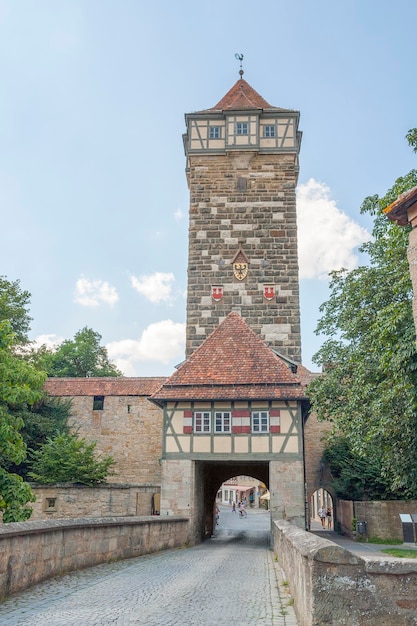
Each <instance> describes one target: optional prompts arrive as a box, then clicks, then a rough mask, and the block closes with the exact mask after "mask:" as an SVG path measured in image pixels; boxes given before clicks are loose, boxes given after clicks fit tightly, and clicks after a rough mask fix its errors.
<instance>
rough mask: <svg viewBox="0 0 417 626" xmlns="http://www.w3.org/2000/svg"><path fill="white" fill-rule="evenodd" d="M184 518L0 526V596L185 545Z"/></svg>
mask: <svg viewBox="0 0 417 626" xmlns="http://www.w3.org/2000/svg"><path fill="white" fill-rule="evenodd" d="M188 540H189V520H188V518H183V517H171V516H170V517H159V516H158V517H118V518H111V517H106V518H95V519H91V518H90V519H88V518H78V519H71V520H70V519H60V520H48V521H33V522H16V523H11V524H3V525H1V526H0V600H3V599H4V598H6V597H7V596H9V595H11V594H12V593H15V592H17V591H22V590H23V589H26V588H28V587H30V586H32V585H35V584H36V583H39V582H41V581H42V580H46V579H48V578H53V577H54V576H59V575H62V574H66V573H68V572H71V571H73V570H77V569H82V568H85V567H91V566H93V565H98V564H100V563H105V562H108V561H112V560H117V559H128V558H132V557H135V556H141V555H143V554H149V553H151V552H158V551H160V550H166V549H169V548H179V547H182V546H185V545H187V542H188Z"/></svg>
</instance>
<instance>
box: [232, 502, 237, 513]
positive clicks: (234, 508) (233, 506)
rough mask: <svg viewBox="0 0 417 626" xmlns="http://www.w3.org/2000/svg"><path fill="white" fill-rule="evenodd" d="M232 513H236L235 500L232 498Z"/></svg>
mask: <svg viewBox="0 0 417 626" xmlns="http://www.w3.org/2000/svg"><path fill="white" fill-rule="evenodd" d="M232 513H236V502H235V501H234V500H233V504H232Z"/></svg>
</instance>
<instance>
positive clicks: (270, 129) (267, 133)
mask: <svg viewBox="0 0 417 626" xmlns="http://www.w3.org/2000/svg"><path fill="white" fill-rule="evenodd" d="M275 136H276V131H275V126H264V137H275Z"/></svg>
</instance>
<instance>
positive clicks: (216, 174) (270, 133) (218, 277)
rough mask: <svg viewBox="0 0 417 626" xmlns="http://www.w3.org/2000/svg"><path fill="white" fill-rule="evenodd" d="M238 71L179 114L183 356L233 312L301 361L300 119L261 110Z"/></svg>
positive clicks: (259, 100) (285, 112) (289, 113)
mask: <svg viewBox="0 0 417 626" xmlns="http://www.w3.org/2000/svg"><path fill="white" fill-rule="evenodd" d="M242 73H243V72H241V78H240V79H239V80H238V81H237V83H236V84H235V85H234V86H233V87H232V88H231V89H230V91H229V92H228V93H227V94H226V95H225V96H224V97H223V98H222V99H221V100H220V102H218V104H216V106H214V107H212V108H210V109H206V110H204V111H198V112H196V113H188V114H186V115H185V122H186V133H185V134H184V148H185V154H186V159H187V164H186V172H187V181H188V187H189V190H190V215H189V252H188V292H187V293H188V295H187V337H186V354H187V357H188V356H190V354H191V353H192V352H194V350H195V349H196V348H197V347H198V346H199V345H200V344H201V343H202V342H203V341H204V339H206V337H207V336H208V335H209V334H210V333H211V332H212V331H214V330H215V328H217V326H218V325H219V323H220V322H221V321H222V320H223V319H225V317H226V316H227V315H228V314H229V313H230V312H231V311H236V312H237V313H239V314H240V315H241V316H242V317H243V318H244V319H245V321H246V322H247V324H248V325H249V326H250V327H251V328H252V329H253V330H254V331H255V332H256V333H257V334H258V336H260V337H261V338H262V339H264V340H265V341H266V342H267V344H268V345H269V346H270V347H271V348H273V349H275V350H277V351H278V352H279V353H281V354H282V355H283V356H285V357H287V358H289V359H291V360H293V361H296V362H300V361H301V336H300V306H299V281H298V255H297V219H296V218H297V216H296V198H295V187H296V185H297V178H298V154H299V150H300V143H301V132H300V131H299V130H298V123H299V112H298V111H293V110H289V109H282V108H277V107H273V106H271V105H270V104H268V102H266V100H264V99H263V98H262V97H261V96H260V95H259V94H258V93H257V92H256V91H255V90H254V89H253V88H252V87H251V86H250V85H249V84H248V83H247V82H246V80H244V79H243V78H242Z"/></svg>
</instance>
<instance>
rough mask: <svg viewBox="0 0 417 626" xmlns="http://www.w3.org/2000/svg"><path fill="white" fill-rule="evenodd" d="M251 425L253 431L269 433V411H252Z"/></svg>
mask: <svg viewBox="0 0 417 626" xmlns="http://www.w3.org/2000/svg"><path fill="white" fill-rule="evenodd" d="M251 425H252V432H253V433H269V411H252V415H251Z"/></svg>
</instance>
